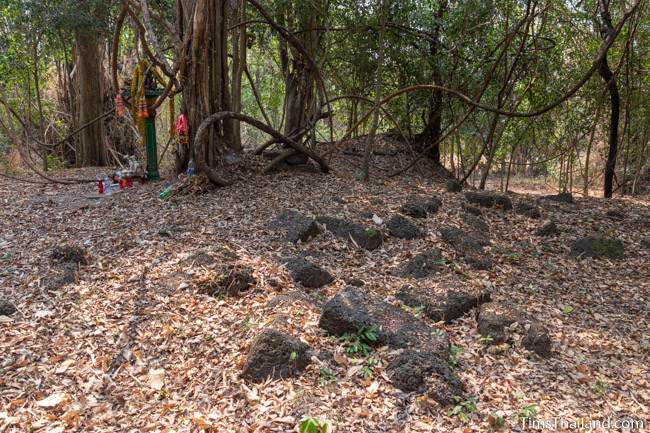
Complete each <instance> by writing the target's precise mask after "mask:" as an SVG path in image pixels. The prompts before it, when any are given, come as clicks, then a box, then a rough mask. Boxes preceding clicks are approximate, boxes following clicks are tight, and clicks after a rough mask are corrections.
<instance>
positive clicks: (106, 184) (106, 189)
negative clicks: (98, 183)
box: [104, 176, 113, 195]
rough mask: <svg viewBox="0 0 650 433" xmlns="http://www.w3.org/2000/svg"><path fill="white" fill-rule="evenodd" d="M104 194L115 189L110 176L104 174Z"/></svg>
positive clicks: (108, 193) (109, 193)
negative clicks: (112, 187)
mask: <svg viewBox="0 0 650 433" xmlns="http://www.w3.org/2000/svg"><path fill="white" fill-rule="evenodd" d="M104 194H106V195H111V194H113V191H112V190H111V181H110V179H109V178H108V176H104Z"/></svg>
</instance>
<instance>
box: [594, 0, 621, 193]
mask: <svg viewBox="0 0 650 433" xmlns="http://www.w3.org/2000/svg"><path fill="white" fill-rule="evenodd" d="M599 7H600V17H601V20H602V23H601V24H602V26H603V37H604V38H605V39H607V38H609V37H610V35H611V34H612V32H613V26H612V17H611V15H610V13H609V6H608V3H607V2H606V1H605V0H599ZM607 57H608V53H606V54H605V57H604V58H603V60H602V61H601V62H600V65H599V67H598V73H599V74H600V76H601V77H602V79H603V80H604V81H605V84H606V85H607V90H608V91H609V98H610V104H611V108H612V112H611V116H610V120H609V152H608V154H607V164H606V165H605V187H604V195H605V198H611V197H612V195H613V193H614V175H615V170H616V157H617V154H618V122H619V117H620V106H621V97H620V95H619V93H618V85H617V83H616V78H615V77H614V74H613V73H612V70H611V69H610V67H609V63H608V61H607Z"/></svg>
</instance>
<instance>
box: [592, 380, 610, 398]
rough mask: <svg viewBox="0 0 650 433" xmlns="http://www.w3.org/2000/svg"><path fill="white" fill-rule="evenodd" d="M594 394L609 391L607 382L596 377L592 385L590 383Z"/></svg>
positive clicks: (603, 393) (602, 393)
mask: <svg viewBox="0 0 650 433" xmlns="http://www.w3.org/2000/svg"><path fill="white" fill-rule="evenodd" d="M591 389H593V390H594V391H595V392H596V394H600V395H605V394H607V391H609V383H607V382H605V381H604V380H602V379H598V380H597V381H596V382H595V383H594V384H593V385H591Z"/></svg>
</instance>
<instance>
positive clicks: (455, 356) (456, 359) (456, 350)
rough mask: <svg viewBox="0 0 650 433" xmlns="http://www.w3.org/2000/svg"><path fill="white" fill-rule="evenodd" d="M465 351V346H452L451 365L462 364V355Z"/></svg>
mask: <svg viewBox="0 0 650 433" xmlns="http://www.w3.org/2000/svg"><path fill="white" fill-rule="evenodd" d="M462 353H463V348H462V347H458V346H451V348H450V349H449V365H451V366H452V367H457V366H458V364H460V355H461V354H462Z"/></svg>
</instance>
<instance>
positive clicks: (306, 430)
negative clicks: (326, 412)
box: [298, 416, 331, 433]
mask: <svg viewBox="0 0 650 433" xmlns="http://www.w3.org/2000/svg"><path fill="white" fill-rule="evenodd" d="M298 431H299V432H300V433H329V432H330V431H331V426H330V423H329V422H327V421H323V420H320V419H318V418H315V417H312V416H306V417H304V418H303V419H302V420H301V421H300V424H299V425H298Z"/></svg>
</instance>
